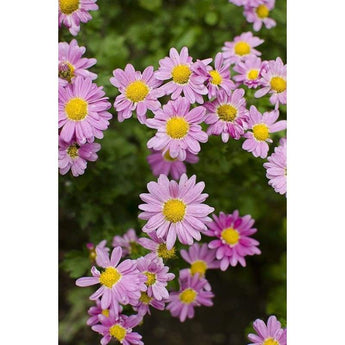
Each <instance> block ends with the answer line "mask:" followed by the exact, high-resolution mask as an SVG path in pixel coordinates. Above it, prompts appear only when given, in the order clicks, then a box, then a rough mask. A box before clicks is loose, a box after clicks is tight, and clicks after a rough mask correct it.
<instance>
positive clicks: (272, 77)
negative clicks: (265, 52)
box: [255, 57, 286, 109]
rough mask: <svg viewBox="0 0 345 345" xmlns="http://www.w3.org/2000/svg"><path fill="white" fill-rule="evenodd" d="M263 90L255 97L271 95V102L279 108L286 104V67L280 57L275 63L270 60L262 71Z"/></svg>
mask: <svg viewBox="0 0 345 345" xmlns="http://www.w3.org/2000/svg"><path fill="white" fill-rule="evenodd" d="M260 82H261V84H262V85H263V88H262V89H260V90H258V91H256V92H255V97H256V98H260V97H262V96H264V95H266V94H267V93H270V94H271V97H270V102H271V103H272V104H273V105H275V106H276V109H277V108H278V107H279V104H280V103H281V104H286V65H284V63H283V61H282V59H281V58H280V57H278V58H277V59H276V60H275V61H274V60H270V61H268V62H267V65H266V66H265V68H264V69H263V70H262V78H261V80H260Z"/></svg>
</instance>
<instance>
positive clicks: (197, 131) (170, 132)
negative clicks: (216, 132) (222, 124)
mask: <svg viewBox="0 0 345 345" xmlns="http://www.w3.org/2000/svg"><path fill="white" fill-rule="evenodd" d="M189 109H190V103H189V102H188V100H187V99H186V98H183V97H180V98H178V99H177V100H175V101H169V102H168V103H167V104H165V105H164V106H163V109H159V110H157V111H156V112H155V117H154V118H153V119H148V120H147V123H146V125H147V126H148V127H150V128H155V129H157V133H156V135H155V136H154V137H153V138H151V139H150V140H149V141H148V142H147V147H148V148H149V149H154V150H156V151H162V153H163V154H164V155H165V154H166V153H167V152H168V151H169V155H170V157H172V158H177V159H178V160H180V161H184V160H186V158H187V151H189V152H190V153H192V154H194V155H197V154H198V153H199V152H200V150H201V147H200V144H199V142H201V143H205V142H206V141H207V139H208V135H207V134H206V133H205V132H204V131H203V130H202V128H201V126H200V124H201V123H202V122H203V121H204V119H205V113H206V109H205V108H204V107H202V106H200V107H195V108H193V109H192V110H189Z"/></svg>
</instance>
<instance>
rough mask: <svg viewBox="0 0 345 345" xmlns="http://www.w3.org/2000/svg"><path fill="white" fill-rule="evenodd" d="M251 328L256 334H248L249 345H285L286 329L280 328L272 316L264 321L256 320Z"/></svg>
mask: <svg viewBox="0 0 345 345" xmlns="http://www.w3.org/2000/svg"><path fill="white" fill-rule="evenodd" d="M253 328H254V330H255V331H256V333H257V334H252V333H251V334H248V339H249V340H250V341H251V342H252V343H251V344H249V345H286V344H287V342H286V328H285V329H284V328H281V324H280V322H279V321H278V320H277V318H276V317H275V316H274V315H272V316H270V317H269V318H268V320H267V326H266V324H265V322H264V321H262V320H260V319H257V320H255V321H254V323H253Z"/></svg>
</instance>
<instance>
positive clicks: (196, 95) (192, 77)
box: [156, 47, 208, 104]
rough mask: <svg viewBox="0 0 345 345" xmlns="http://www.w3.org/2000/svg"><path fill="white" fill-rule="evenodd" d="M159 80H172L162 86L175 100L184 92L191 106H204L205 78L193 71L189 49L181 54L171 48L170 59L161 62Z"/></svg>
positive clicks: (184, 49)
mask: <svg viewBox="0 0 345 345" xmlns="http://www.w3.org/2000/svg"><path fill="white" fill-rule="evenodd" d="M156 78H157V79H159V80H170V79H172V80H170V81H169V82H168V83H167V84H165V85H163V86H162V90H164V92H165V94H167V95H170V94H171V98H172V99H173V100H174V99H176V98H177V97H178V96H180V95H181V93H182V92H183V94H184V96H185V97H186V98H187V99H188V100H189V102H190V103H191V104H193V103H199V104H203V103H204V99H203V97H202V95H206V94H207V92H208V91H207V88H206V86H205V85H204V82H205V78H204V77H202V76H200V75H198V74H197V73H195V72H194V71H193V61H192V57H191V56H189V55H188V48H187V47H183V48H182V49H181V53H180V54H179V53H178V51H177V50H176V49H175V48H171V49H170V52H169V57H165V58H164V59H161V60H159V69H158V71H157V72H156Z"/></svg>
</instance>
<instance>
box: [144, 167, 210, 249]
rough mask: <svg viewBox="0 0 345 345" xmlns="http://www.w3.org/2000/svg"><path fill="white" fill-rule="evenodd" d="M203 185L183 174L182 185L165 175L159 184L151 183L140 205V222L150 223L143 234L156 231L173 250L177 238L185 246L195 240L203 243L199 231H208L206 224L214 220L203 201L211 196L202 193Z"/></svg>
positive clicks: (180, 182)
mask: <svg viewBox="0 0 345 345" xmlns="http://www.w3.org/2000/svg"><path fill="white" fill-rule="evenodd" d="M204 188H205V183H204V182H198V183H196V176H195V175H193V176H192V177H191V178H188V177H187V175H186V174H183V175H182V176H181V178H180V181H179V183H177V182H176V181H174V180H172V181H169V180H168V178H167V177H166V176H165V175H160V176H159V178H158V182H153V181H152V182H149V183H148V184H147V189H148V190H149V193H142V194H140V198H141V199H142V200H143V201H144V202H145V203H146V204H141V205H139V209H140V210H142V211H144V212H142V213H140V214H139V218H140V219H145V220H147V221H148V222H147V223H146V224H145V226H144V227H143V231H144V232H146V233H150V232H152V231H156V232H157V236H158V237H160V238H163V239H166V247H167V249H168V250H169V249H172V248H173V246H174V244H175V242H176V236H177V237H178V239H179V241H180V242H181V243H182V244H188V245H191V244H193V238H194V239H195V240H197V241H200V239H201V235H200V232H201V231H204V230H206V229H207V227H206V225H205V223H206V222H209V221H211V218H210V217H208V215H209V214H210V213H212V212H213V211H214V208H213V207H210V206H208V205H206V204H203V202H204V201H205V200H206V198H207V197H208V194H206V193H202V191H203V189H204Z"/></svg>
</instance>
